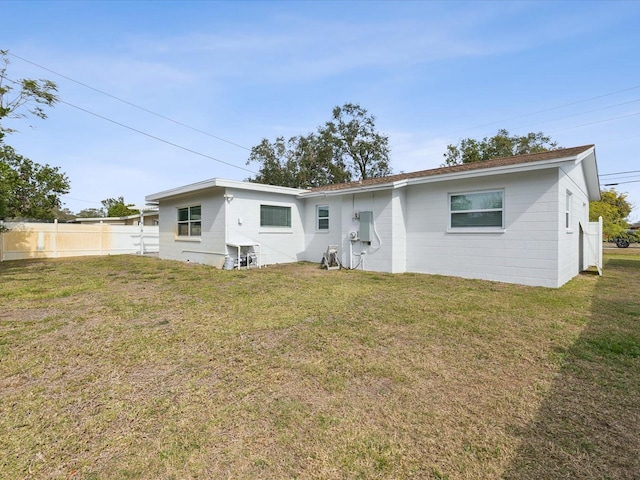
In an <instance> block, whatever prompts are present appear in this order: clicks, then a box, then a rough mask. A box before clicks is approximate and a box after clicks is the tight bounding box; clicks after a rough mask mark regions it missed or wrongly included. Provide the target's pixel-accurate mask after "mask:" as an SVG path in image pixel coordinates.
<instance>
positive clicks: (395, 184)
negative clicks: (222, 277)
mask: <svg viewBox="0 0 640 480" xmlns="http://www.w3.org/2000/svg"><path fill="white" fill-rule="evenodd" d="M584 160H586V161H584ZM562 162H574V163H576V164H577V163H579V162H582V165H583V169H584V173H585V178H586V180H587V188H588V190H589V198H590V200H599V199H600V186H599V181H598V169H597V165H596V159H595V146H594V145H583V146H580V147H572V148H562V149H558V150H549V151H546V152H540V153H531V154H526V155H517V156H513V157H504V158H494V159H492V160H486V161H483V162H475V163H466V164H463V165H455V166H452V167H440V168H432V169H429V170H420V171H417V172H409V173H400V174H397V175H389V176H386V177H377V178H368V179H365V180H362V181H358V182H349V183H337V184H333V185H325V186H322V187H315V188H311V189H306V190H304V189H298V188H289V187H281V186H277V185H266V184H261V183H252V182H240V181H236V180H225V179H221V178H212V179H209V180H204V181H202V182H198V183H193V184H190V185H184V186H182V187H178V188H173V189H171V190H165V191H162V192H158V193H154V194H151V195H147V196H146V197H145V200H146V201H147V202H150V203H157V202H159V201H160V200H161V199H166V198H171V197H177V196H181V195H184V194H190V193H194V192H199V191H202V190H208V189H214V188H225V189H226V188H236V189H242V190H254V191H259V192H271V193H281V194H286V195H292V196H301V197H312V196H316V195H331V194H334V195H340V194H345V193H348V192H354V193H355V192H357V191H361V190H370V189H388V188H399V187H402V186H404V185H407V184H414V183H425V182H434V181H443V180H448V179H454V178H455V179H457V178H461V177H462V178H464V177H473V176H479V175H489V174H499V173H507V172H516V171H528V170H534V169H539V168H549V167H550V166H557V164H559V163H562Z"/></svg>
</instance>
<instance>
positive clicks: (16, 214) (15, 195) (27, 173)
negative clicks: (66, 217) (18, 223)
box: [0, 143, 69, 220]
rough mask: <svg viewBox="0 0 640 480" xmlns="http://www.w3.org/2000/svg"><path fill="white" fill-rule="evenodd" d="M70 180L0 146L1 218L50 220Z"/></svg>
mask: <svg viewBox="0 0 640 480" xmlns="http://www.w3.org/2000/svg"><path fill="white" fill-rule="evenodd" d="M68 191H69V180H68V179H67V177H66V175H64V174H63V173H61V172H60V171H59V168H58V167H50V166H49V165H40V164H39V163H35V162H33V161H31V160H29V159H28V158H26V157H23V156H22V155H19V154H18V153H16V151H15V150H14V149H13V148H11V147H10V146H8V145H4V144H2V143H0V219H5V218H28V219H40V220H53V219H54V218H55V212H56V211H57V210H58V209H59V208H61V206H62V202H61V201H60V195H64V194H65V193H67V192H68Z"/></svg>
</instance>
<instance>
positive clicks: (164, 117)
mask: <svg viewBox="0 0 640 480" xmlns="http://www.w3.org/2000/svg"><path fill="white" fill-rule="evenodd" d="M7 53H8V54H9V55H11V56H12V57H15V58H18V59H20V60H22V61H23V62H27V63H30V64H31V65H34V66H36V67H38V68H41V69H43V70H46V71H47V72H51V73H53V74H54V75H58V76H59V77H62V78H64V79H66V80H69V81H70V82H73V83H77V84H78V85H81V86H83V87H85V88H88V89H90V90H93V91H94V92H98V93H100V94H102V95H105V96H107V97H109V98H113V99H114V100H117V101H119V102H122V103H124V104H126V105H129V106H131V107H134V108H137V109H138V110H142V111H143V112H146V113H150V114H151V115H155V116H156V117H159V118H162V119H163V120H167V121H169V122H173V123H175V124H176V125H180V126H182V127H185V128H188V129H190V130H193V131H194V132H198V133H202V134H203V135H207V136H209V137H211V138H215V139H216V140H220V141H221V142H225V143H228V144H229V145H233V146H234V147H238V148H242V149H243V150H247V151H251V149H250V148H247V147H245V146H243V145H240V144H238V143H235V142H232V141H230V140H227V139H225V138H222V137H218V136H217V135H213V134H211V133H209V132H205V131H204V130H200V129H199V128H195V127H192V126H190V125H187V124H186V123H182V122H179V121H178V120H174V119H172V118H169V117H167V116H165V115H162V114H160V113H157V112H154V111H152V110H149V109H148V108H144V107H141V106H139V105H136V104H135V103H132V102H129V101H128V100H124V99H122V98H120V97H116V96H115V95H112V94H110V93H107V92H105V91H103V90H100V89H98V88H95V87H92V86H91V85H87V84H86V83H82V82H80V81H78V80H75V79H73V78H71V77H68V76H67V75H63V74H62V73H58V72H56V71H54V70H51V69H50V68H47V67H44V66H42V65H39V64H37V63H35V62H32V61H31V60H27V59H26V58H23V57H20V56H18V55H16V54H15V53H11V52H7Z"/></svg>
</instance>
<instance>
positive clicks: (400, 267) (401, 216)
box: [391, 188, 407, 273]
mask: <svg viewBox="0 0 640 480" xmlns="http://www.w3.org/2000/svg"><path fill="white" fill-rule="evenodd" d="M406 193H407V190H406V188H402V189H396V190H393V191H392V192H391V209H392V212H393V217H392V218H393V222H392V225H391V236H392V252H391V254H392V258H391V262H392V264H391V272H392V273H403V272H406V271H407V215H406V212H407V195H406Z"/></svg>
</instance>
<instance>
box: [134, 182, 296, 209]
mask: <svg viewBox="0 0 640 480" xmlns="http://www.w3.org/2000/svg"><path fill="white" fill-rule="evenodd" d="M212 188H237V189H240V190H254V191H259V192H272V193H283V194H286V195H293V196H297V195H299V194H300V193H302V192H305V191H306V190H302V189H299V188H289V187H280V186H277V185H266V184H264V183H253V182H240V181H237V180H226V179H224V178H210V179H209V180H203V181H202V182H197V183H192V184H189V185H184V186H182V187H178V188H172V189H171V190H164V191H162V192H158V193H153V194H151V195H147V196H146V197H145V200H146V201H147V202H150V203H151V202H158V201H159V200H161V199H163V198H170V197H176V196H180V195H184V194H188V193H193V192H199V191H201V190H206V189H212Z"/></svg>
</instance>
